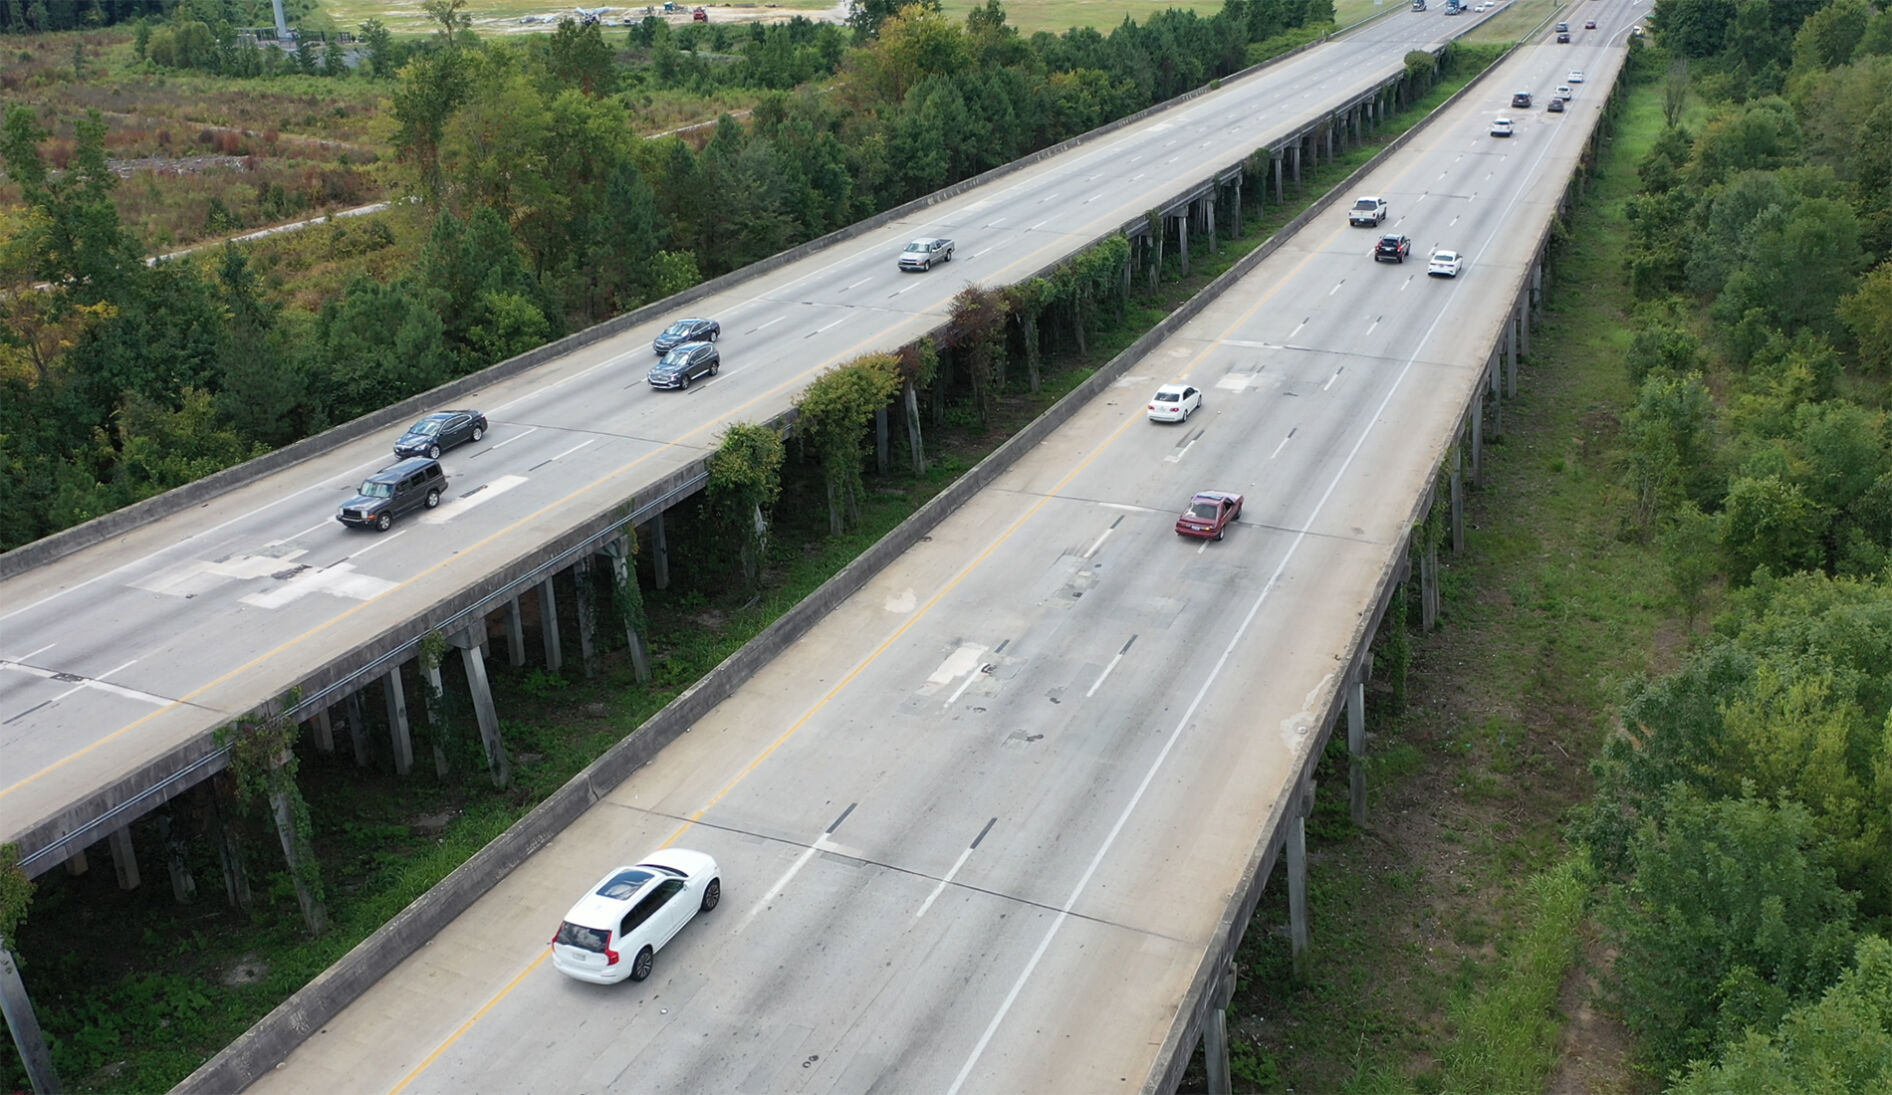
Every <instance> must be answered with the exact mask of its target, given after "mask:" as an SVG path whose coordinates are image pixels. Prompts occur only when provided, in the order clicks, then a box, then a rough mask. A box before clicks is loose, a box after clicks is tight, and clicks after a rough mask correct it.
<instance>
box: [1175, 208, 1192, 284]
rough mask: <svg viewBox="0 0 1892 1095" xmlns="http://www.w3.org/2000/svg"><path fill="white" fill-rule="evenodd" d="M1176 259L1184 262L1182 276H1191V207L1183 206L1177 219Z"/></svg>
mask: <svg viewBox="0 0 1892 1095" xmlns="http://www.w3.org/2000/svg"><path fill="white" fill-rule="evenodd" d="M1176 257H1177V258H1178V259H1180V260H1182V276H1183V277H1188V276H1189V206H1187V205H1185V206H1183V211H1182V216H1180V217H1177V218H1176Z"/></svg>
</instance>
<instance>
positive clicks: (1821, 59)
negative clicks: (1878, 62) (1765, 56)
mask: <svg viewBox="0 0 1892 1095" xmlns="http://www.w3.org/2000/svg"><path fill="white" fill-rule="evenodd" d="M1871 17H1872V8H1871V7H1870V6H1868V5H1867V4H1866V2H1865V0H1835V2H1834V3H1832V4H1829V5H1828V6H1826V7H1824V8H1821V9H1820V10H1819V11H1816V12H1814V13H1813V14H1812V15H1810V16H1808V17H1807V21H1806V22H1804V23H1802V24H1801V25H1800V33H1798V34H1796V35H1794V39H1793V67H1794V68H1795V69H1796V70H1799V71H1810V70H1815V69H1829V68H1838V67H1839V66H1840V65H1843V64H1845V63H1847V62H1848V61H1850V60H1852V59H1853V50H1854V49H1856V48H1857V47H1858V46H1859V40H1860V38H1862V37H1864V36H1865V33H1866V23H1867V21H1868V20H1870V19H1871Z"/></svg>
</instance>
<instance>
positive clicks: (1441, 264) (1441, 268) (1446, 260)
mask: <svg viewBox="0 0 1892 1095" xmlns="http://www.w3.org/2000/svg"><path fill="white" fill-rule="evenodd" d="M1464 262H1465V258H1464V256H1463V255H1460V254H1459V253H1458V252H1457V251H1434V252H1432V260H1431V261H1430V262H1427V263H1426V276H1427V277H1434V278H1455V277H1457V276H1458V271H1459V268H1460V267H1461V266H1462V265H1464Z"/></svg>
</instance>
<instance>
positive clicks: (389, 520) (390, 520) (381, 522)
mask: <svg viewBox="0 0 1892 1095" xmlns="http://www.w3.org/2000/svg"><path fill="white" fill-rule="evenodd" d="M393 527H394V515H393V514H391V513H384V514H382V515H381V516H379V517H377V518H375V519H374V530H375V531H376V532H386V531H387V530H389V529H391V528H393Z"/></svg>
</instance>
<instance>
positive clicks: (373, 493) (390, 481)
mask: <svg viewBox="0 0 1892 1095" xmlns="http://www.w3.org/2000/svg"><path fill="white" fill-rule="evenodd" d="M446 489H447V473H446V472H444V471H442V470H440V461H438V460H429V459H427V458H426V457H415V458H414V459H412V460H403V461H401V462H400V463H398V464H395V465H394V466H393V467H388V468H382V469H381V470H380V471H378V472H375V473H374V474H373V475H370V476H369V477H368V478H366V479H364V480H362V482H361V491H360V493H358V494H356V495H355V496H354V497H353V498H350V499H349V500H348V501H346V502H343V503H342V509H341V512H340V513H337V514H336V515H335V519H336V520H337V521H340V522H341V523H342V524H344V525H348V526H350V527H351V528H362V527H367V528H372V529H374V530H375V531H377V532H386V531H387V530H388V529H389V528H390V527H392V526H393V524H394V519H395V518H396V517H399V516H400V515H402V514H403V513H406V512H407V511H408V510H411V509H419V508H420V507H422V506H425V507H427V508H428V509H433V508H434V507H435V506H437V505H439V504H440V495H441V494H442V493H444V492H445V491H446Z"/></svg>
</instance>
